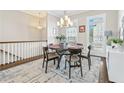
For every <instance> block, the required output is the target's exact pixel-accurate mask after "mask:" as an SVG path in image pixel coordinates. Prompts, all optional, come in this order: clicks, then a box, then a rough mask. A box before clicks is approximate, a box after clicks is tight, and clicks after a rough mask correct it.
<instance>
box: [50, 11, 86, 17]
mask: <svg viewBox="0 0 124 93" xmlns="http://www.w3.org/2000/svg"><path fill="white" fill-rule="evenodd" d="M86 11H87V10H66V11H65V13H66V15H68V16H71V15H76V14H80V13H83V12H86ZM48 13H49V14H52V15H54V16H57V17H62V16H64V10H63V11H62V10H53V11H48Z"/></svg>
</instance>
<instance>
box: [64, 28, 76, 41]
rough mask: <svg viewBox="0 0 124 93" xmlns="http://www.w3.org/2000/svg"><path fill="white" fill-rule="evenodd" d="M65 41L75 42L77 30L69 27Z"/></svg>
mask: <svg viewBox="0 0 124 93" xmlns="http://www.w3.org/2000/svg"><path fill="white" fill-rule="evenodd" d="M66 40H67V42H77V28H76V27H69V28H67V29H66Z"/></svg>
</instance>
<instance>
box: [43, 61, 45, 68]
mask: <svg viewBox="0 0 124 93" xmlns="http://www.w3.org/2000/svg"><path fill="white" fill-rule="evenodd" d="M44 62H45V59H43V65H42V68H44Z"/></svg>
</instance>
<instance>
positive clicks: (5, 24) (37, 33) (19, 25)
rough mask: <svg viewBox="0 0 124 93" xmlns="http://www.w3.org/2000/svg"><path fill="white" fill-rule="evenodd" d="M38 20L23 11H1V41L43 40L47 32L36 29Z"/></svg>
mask: <svg viewBox="0 0 124 93" xmlns="http://www.w3.org/2000/svg"><path fill="white" fill-rule="evenodd" d="M38 20H39V19H38V18H37V17H35V16H31V15H28V14H25V13H23V12H21V11H14V10H3V11H2V10H1V11H0V41H22V40H24V41H25V40H41V39H43V38H42V37H43V36H44V35H42V34H44V33H43V32H44V31H45V32H46V29H44V31H43V32H42V30H43V29H42V30H39V29H37V28H36V26H37V25H38Z"/></svg>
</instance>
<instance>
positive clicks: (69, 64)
mask: <svg viewBox="0 0 124 93" xmlns="http://www.w3.org/2000/svg"><path fill="white" fill-rule="evenodd" d="M69 79H71V63H70V62H69Z"/></svg>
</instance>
